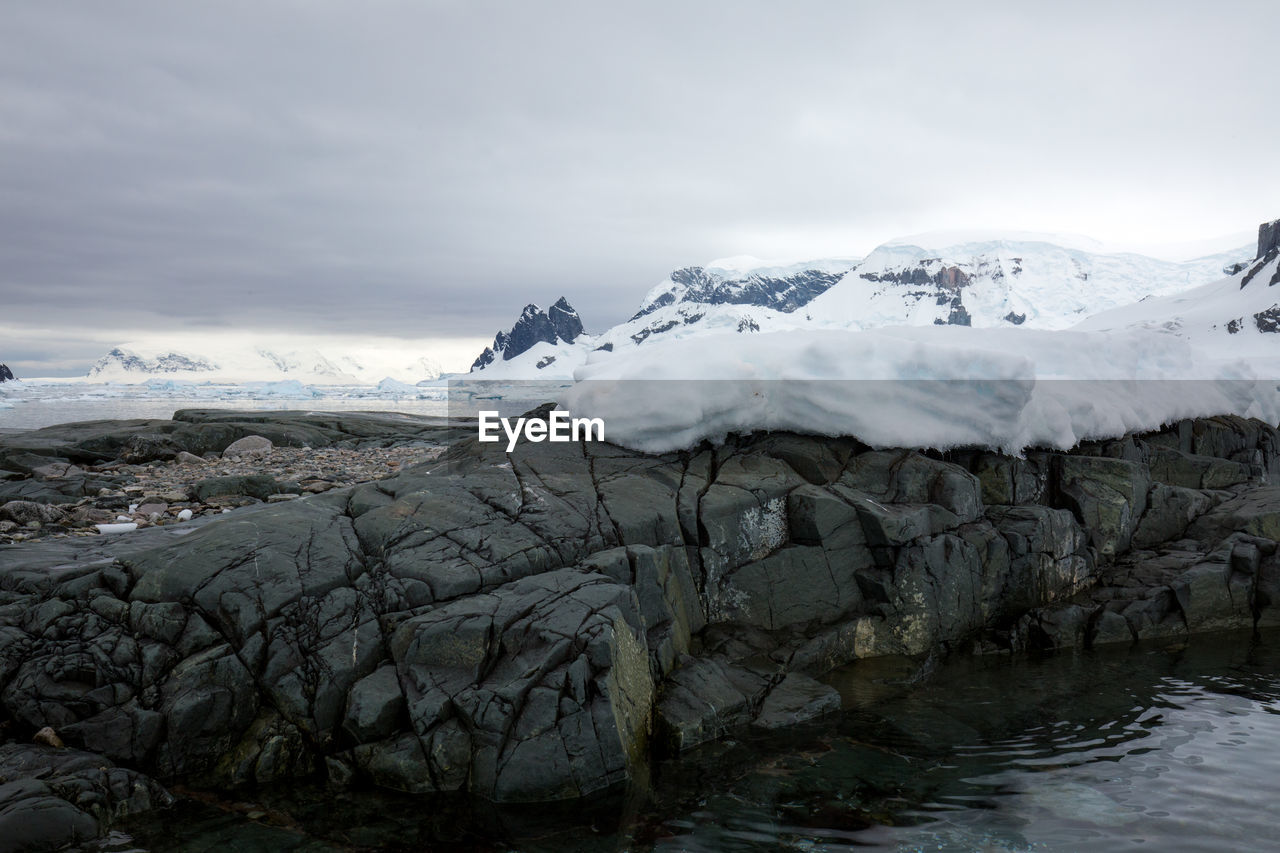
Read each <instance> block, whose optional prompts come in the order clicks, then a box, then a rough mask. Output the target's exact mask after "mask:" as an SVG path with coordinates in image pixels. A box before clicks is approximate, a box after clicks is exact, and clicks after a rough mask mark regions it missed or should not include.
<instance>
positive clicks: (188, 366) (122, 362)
mask: <svg viewBox="0 0 1280 853" xmlns="http://www.w3.org/2000/svg"><path fill="white" fill-rule="evenodd" d="M217 369H218V366H217V365H216V364H213V363H212V362H210V361H208V360H206V359H204V358H200V357H194V356H188V355H183V354H181V353H176V352H167V353H163V354H161V355H157V356H156V357H154V358H147V357H145V356H141V355H138V354H137V353H136V352H133V351H132V350H127V349H123V348H121V347H115V348H114V349H112V350H111V352H109V353H107V354H106V355H104V356H103V357H102V358H100V359H98V360H97V362H95V363H94V365H93V367H92V368H90V369H89V376H90V377H94V376H101V375H102V374H104V373H114V372H117V371H127V372H130V373H179V372H185V371H202V372H203V371H211V370H217Z"/></svg>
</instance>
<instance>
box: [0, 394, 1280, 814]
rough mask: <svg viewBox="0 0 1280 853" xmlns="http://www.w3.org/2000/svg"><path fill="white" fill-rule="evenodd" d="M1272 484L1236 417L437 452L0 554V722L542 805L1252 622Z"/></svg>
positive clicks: (238, 773) (169, 752)
mask: <svg viewBox="0 0 1280 853" xmlns="http://www.w3.org/2000/svg"><path fill="white" fill-rule="evenodd" d="M539 412H540V413H542V414H539V413H535V416H545V413H544V412H543V410H539ZM214 426H215V424H214V423H210V427H211V428H214ZM267 427H268V425H267V424H256V425H255V428H254V432H256V433H258V434H266V433H267V432H268V429H267ZM1277 476H1280V433H1278V432H1277V430H1276V429H1274V428H1272V427H1269V426H1267V425H1265V424H1262V423H1260V422H1258V421H1249V420H1244V419H1241V418H1214V419H1207V420H1200V421H1194V422H1192V421H1185V422H1182V423H1180V424H1178V425H1176V426H1174V427H1172V428H1170V429H1168V430H1166V431H1163V432H1160V433H1155V434H1149V435H1142V436H1135V437H1130V438H1127V439H1124V440H1120V441H1111V442H1097V443H1091V444H1088V445H1086V446H1082V447H1080V448H1078V449H1077V450H1076V451H1074V452H1072V453H1048V452H1030V453H1028V454H1027V456H1026V458H1023V459H1014V458H1010V457H1007V456H1002V455H1000V454H996V453H990V452H978V451H966V452H956V453H952V454H949V455H947V456H939V455H929V454H923V453H919V452H914V451H903V450H897V451H892V450H889V451H886V450H878V451H872V450H868V449H867V448H865V447H863V446H861V445H859V444H858V443H857V442H855V441H853V440H846V439H829V438H816V437H807V436H798V435H789V434H764V435H755V436H748V437H738V438H731V439H730V440H729V441H728V442H727V443H726V444H724V445H723V446H719V447H701V448H696V449H694V450H691V451H688V452H684V453H672V454H666V455H662V456H649V455H644V454H640V453H635V452H631V451H627V450H624V449H621V448H618V447H614V446H610V445H604V444H585V445H582V444H550V443H541V444H525V445H520V446H518V447H517V448H516V450H515V451H514V452H512V453H511V454H509V455H508V454H505V453H503V452H501V450H496V449H495V448H494V446H493V445H487V444H486V445H482V444H479V443H477V442H476V441H474V440H472V439H470V438H468V439H465V440H462V441H459V442H457V443H456V444H455V445H454V446H453V447H452V448H451V450H450V451H449V452H448V454H447V456H446V457H445V458H443V459H442V460H441V461H437V462H434V463H429V464H427V465H425V466H422V467H420V468H417V469H412V470H409V471H406V472H404V473H402V474H400V475H398V476H396V477H393V478H391V479H387V480H382V481H378V482H376V483H367V484H364V485H361V486H357V487H355V488H353V489H351V490H347V491H330V492H327V493H324V494H321V495H315V496H311V497H305V498H301V499H298V500H294V501H290V502H286V503H282V504H274V505H262V506H259V507H254V508H250V509H247V510H242V511H237V513H235V514H233V515H231V516H228V517H227V518H226V519H225V520H220V521H214V522H212V523H209V524H206V525H204V526H202V527H200V528H198V529H196V530H195V531H194V532H192V533H189V534H187V535H185V536H182V537H168V538H155V539H152V540H148V542H147V543H142V544H134V545H129V544H127V540H119V541H120V543H121V544H119V545H118V546H111V545H109V544H108V545H104V544H101V543H92V544H91V545H88V544H86V545H83V546H80V545H76V544H75V543H71V544H68V545H66V546H64V547H65V548H66V549H68V550H66V551H64V552H62V556H61V557H59V558H58V559H57V560H52V561H51V560H44V561H43V562H41V561H40V560H39V554H40V553H41V552H40V551H39V550H38V548H36V547H34V546H32V547H27V546H15V547H10V548H6V549H0V703H2V704H3V707H4V709H5V712H6V713H7V714H8V716H9V717H10V718H11V719H12V721H13V722H12V726H13V731H16V732H18V733H20V734H21V733H29V732H32V731H35V730H36V729H38V728H41V727H44V726H53V727H54V728H55V729H56V730H57V731H58V732H59V734H60V735H61V736H62V737H63V738H64V739H65V740H66V741H67V743H69V744H71V745H72V746H73V747H76V748H82V749H87V750H92V751H94V752H97V753H101V754H103V755H105V756H106V757H107V758H109V759H111V760H113V761H118V762H123V763H126V764H128V765H129V766H130V767H133V768H136V769H138V770H141V771H143V772H147V773H149V774H151V775H152V776H154V777H156V778H158V779H161V780H177V781H184V782H194V783H196V784H201V785H208V786H215V787H227V788H230V787H235V786H238V785H244V784H250V783H261V782H268V781H272V780H280V779H287V778H292V777H296V776H300V775H307V774H327V775H328V776H329V777H330V778H331V779H348V778H354V779H364V780H366V781H369V782H372V783H374V784H377V785H381V786H384V787H387V788H393V789H396V790H402V791H410V792H428V791H454V790H462V791H468V792H471V793H473V794H476V795H479V796H481V797H485V798H488V799H492V800H497V801H544V800H557V799H571V798H576V797H580V796H583V795H586V794H589V793H592V792H594V791H598V790H601V789H603V788H605V787H608V786H610V785H613V784H615V783H617V782H620V781H622V780H625V779H628V778H633V777H634V776H636V775H637V774H639V773H640V772H641V770H642V768H643V767H644V765H645V763H646V762H647V761H648V759H649V756H650V755H651V753H652V752H653V751H654V750H657V751H659V752H663V751H665V752H675V751H679V750H681V749H686V748H689V747H691V746H693V745H695V744H698V743H701V742H705V741H707V740H710V739H713V738H716V737H718V736H720V735H722V734H724V733H726V732H728V731H731V730H733V729H734V728H737V727H740V726H757V727H762V728H774V727H778V726H785V725H792V724H795V723H799V722H803V721H804V720H808V719H812V718H814V717H816V716H819V715H821V714H823V713H827V712H829V711H831V710H833V709H834V708H836V707H837V706H838V703H839V699H838V696H837V695H836V693H835V691H834V689H833V688H831V687H829V686H826V685H824V684H822V683H821V682H820V681H818V680H816V679H817V678H818V677H820V676H821V675H823V674H824V673H826V672H828V671H830V670H831V669H832V668H834V667H837V666H840V665H842V664H845V663H848V662H850V661H853V660H855V659H859V658H866V657H875V656H885V655H928V654H936V653H939V652H946V651H949V650H950V651H954V650H969V649H975V648H976V649H978V650H986V651H999V650H1009V649H1014V650H1017V649H1025V648H1035V647H1056V646H1068V645H1081V644H1098V643H1105V642H1131V641H1132V640H1133V639H1134V638H1146V637H1167V636H1182V635H1184V634H1189V633H1194V632H1196V631H1203V630H1215V629H1218V628H1222V627H1233V626H1249V625H1253V624H1255V622H1256V623H1258V624H1270V623H1271V622H1276V623H1280V609H1278V608H1277V607H1276V606H1275V604H1276V603H1277V602H1280V562H1277V559H1278V557H1277V541H1278V540H1280V489H1277V487H1275V486H1271V485H1267V483H1268V482H1269V481H1273V480H1274V478H1276V477H1277ZM90 547H92V548H95V549H97V550H94V551H89V550H82V551H79V552H77V551H76V550H75V549H76V548H83V549H88V548H90ZM111 547H115V548H117V549H118V550H117V551H116V552H115V554H114V555H113V556H115V557H116V560H115V561H111V560H104V559H102V556H101V555H102V553H103V552H102V549H103V548H111ZM77 553H79V554H80V556H76V554H77Z"/></svg>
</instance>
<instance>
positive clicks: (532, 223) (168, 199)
mask: <svg viewBox="0 0 1280 853" xmlns="http://www.w3.org/2000/svg"><path fill="white" fill-rule="evenodd" d="M0 8H2V10H3V11H2V15H3V21H4V23H3V26H2V27H0V361H3V362H6V363H8V364H9V365H10V366H11V367H12V368H14V370H15V372H17V373H18V374H19V375H20V376H22V375H24V374H25V375H28V376H31V375H45V376H52V375H75V374H82V373H84V372H85V371H86V370H87V369H88V367H89V365H90V364H91V363H92V361H93V360H94V359H96V358H97V357H98V356H100V355H102V354H104V353H105V352H106V351H107V350H108V349H109V348H110V347H111V346H113V345H115V344H116V343H119V342H122V341H138V340H148V339H156V340H159V339H162V338H164V339H170V340H179V341H181V340H184V339H186V340H199V341H201V342H202V344H203V343H205V342H215V343H208V344H207V345H208V346H216V341H217V340H218V336H219V334H220V333H222V332H237V333H248V334H253V335H260V336H261V337H262V338H263V339H264V340H270V339H271V338H272V336H286V335H287V336H291V339H314V340H317V341H320V340H324V341H330V342H332V341H335V340H337V341H341V340H347V339H350V340H353V341H354V340H357V339H358V340H396V339H400V340H403V341H404V343H405V346H406V347H430V348H432V353H428V354H437V355H438V354H443V355H444V356H445V357H444V358H441V359H438V360H442V361H445V362H447V364H446V366H451V367H453V368H455V369H465V363H466V362H469V360H470V354H471V353H473V352H474V351H476V350H478V349H479V347H480V346H483V344H484V343H486V342H487V341H488V340H490V339H492V336H493V334H494V332H495V331H497V330H498V329H499V328H505V327H509V326H510V325H511V323H512V322H513V321H514V319H515V318H516V316H517V315H518V314H519V311H520V309H521V307H522V306H523V305H524V304H526V303H528V302H535V303H538V304H540V305H542V306H544V307H545V306H547V305H549V304H550V303H551V302H553V301H554V300H555V299H557V298H558V297H560V296H562V295H563V296H566V297H567V298H568V299H569V301H570V302H572V303H573V305H574V306H575V307H577V308H578V310H579V312H580V314H581V315H582V318H583V321H584V323H585V325H586V326H587V329H588V331H601V330H603V329H605V328H607V327H608V326H610V325H613V324H614V323H617V322H620V321H622V320H624V319H626V318H627V317H628V316H629V315H630V314H631V313H633V312H634V310H635V307H636V305H637V304H638V302H639V300H640V298H641V297H642V296H643V295H644V293H645V292H646V291H647V290H648V289H649V288H650V287H652V286H653V285H654V284H656V283H658V282H659V281H661V280H662V279H663V278H664V277H665V276H666V275H667V273H669V272H670V271H671V270H672V269H675V268H678V267H682V266H688V265H692V264H700V263H705V262H707V261H709V260H711V259H714V258H719V257H726V256H733V255H742V254H748V255H756V256H759V257H769V258H776V257H784V258H814V257H824V256H860V255H863V254H865V253H867V252H869V251H870V250H871V249H873V248H874V247H875V246H876V245H878V244H879V243H881V242H883V241H886V240H889V239H892V238H894V237H898V236H901V235H903V234H910V233H915V232H920V231H927V230H934V229H943V228H966V227H984V228H986V227H997V228H1005V227H1007V228H1011V229H1019V230H1032V231H1059V232H1061V231H1066V232H1074V233H1080V234H1087V235H1090V236H1093V237H1097V238H1100V239H1104V240H1108V241H1116V242H1125V241H1128V242H1134V243H1164V242H1176V241H1185V240H1193V239H1198V238H1206V237H1213V236H1216V235H1222V234H1228V233H1238V232H1240V231H1245V230H1250V229H1254V228H1256V226H1257V224H1258V223H1259V222H1261V221H1263V220H1268V219H1273V218H1276V217H1278V216H1280V158H1278V157H1276V156H1275V146H1276V140H1277V139H1280V110H1277V109H1276V108H1275V104H1274V92H1275V85H1276V75H1275V71H1274V59H1273V57H1274V39H1275V33H1276V32H1277V31H1280V4H1276V3H1274V2H1229V0H1228V2H1219V3H1215V4H1207V3H1203V2H1175V1H1174V0H1165V2H1138V1H1136V0H1135V1H1132V2H1125V3H1114V2H1110V3H1101V2H1100V3H1091V2H1074V3H1054V4H1047V3H1026V2H1025V1H1024V2H1008V3H1005V2H984V3H955V2H945V3H942V2H939V3H932V2H844V0H830V2H805V0H794V1H793V2H788V3H786V4H783V3H777V2H751V0H734V2H692V0H685V2H681V3H667V2H655V0H648V2H643V3H639V2H634V3H633V2H610V3H600V2H557V0H544V2H539V3H527V2H505V3H492V2H485V0H459V2H432V0H412V1H411V2H408V1H406V2H391V1H390V0H370V2H360V3H356V2H329V1H328V0H253V2H240V0H220V2H218V3H173V2H170V0H153V2H134V0H113V2H112V3H101V2H97V0H78V2H77V0H66V2H59V3H23V2H17V1H16V0H0Z"/></svg>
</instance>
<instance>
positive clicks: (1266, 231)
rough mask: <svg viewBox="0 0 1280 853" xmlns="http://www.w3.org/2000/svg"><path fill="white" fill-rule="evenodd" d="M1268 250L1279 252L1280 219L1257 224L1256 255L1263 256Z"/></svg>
mask: <svg viewBox="0 0 1280 853" xmlns="http://www.w3.org/2000/svg"><path fill="white" fill-rule="evenodd" d="M1268 252H1280V219H1273V220H1272V221H1271V222H1264V223H1262V224H1261V225H1259V226H1258V257H1259V258H1265V257H1266V256H1267V253H1268Z"/></svg>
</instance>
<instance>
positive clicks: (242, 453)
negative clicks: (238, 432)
mask: <svg viewBox="0 0 1280 853" xmlns="http://www.w3.org/2000/svg"><path fill="white" fill-rule="evenodd" d="M272 447H274V445H273V444H272V443H271V439H269V438H263V437H262V436H260V435H246V436H245V437H244V438H238V439H236V440H235V441H233V442H231V443H230V444H228V445H227V446H226V447H225V448H224V449H223V451H222V455H223V456H239V457H241V458H244V459H254V458H256V457H259V456H265V455H266V454H268V453H270V452H271V448H272Z"/></svg>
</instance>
